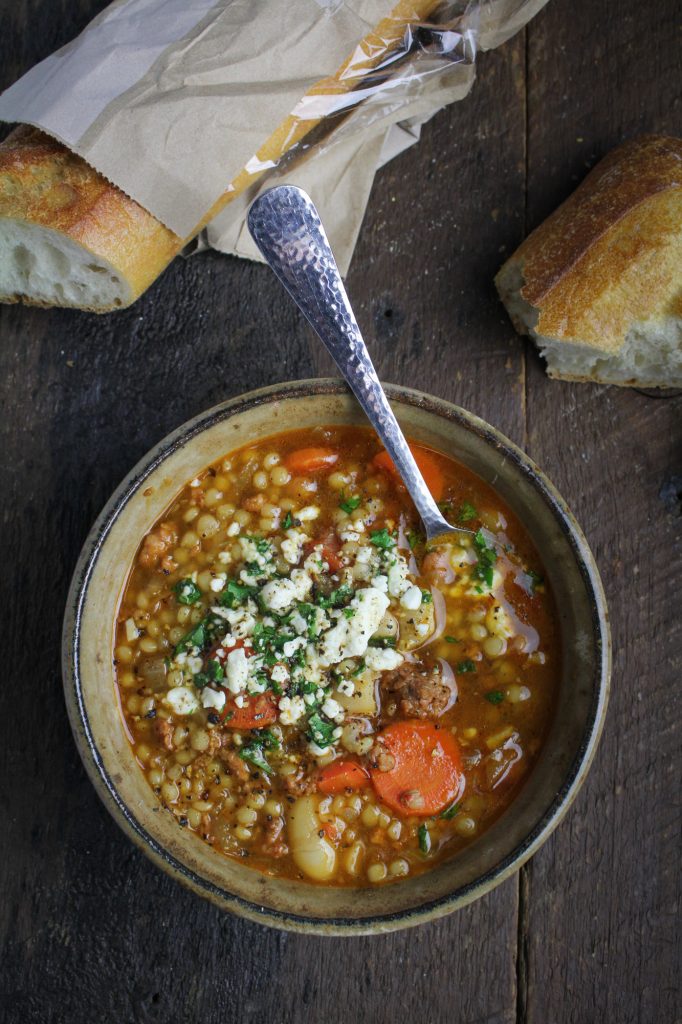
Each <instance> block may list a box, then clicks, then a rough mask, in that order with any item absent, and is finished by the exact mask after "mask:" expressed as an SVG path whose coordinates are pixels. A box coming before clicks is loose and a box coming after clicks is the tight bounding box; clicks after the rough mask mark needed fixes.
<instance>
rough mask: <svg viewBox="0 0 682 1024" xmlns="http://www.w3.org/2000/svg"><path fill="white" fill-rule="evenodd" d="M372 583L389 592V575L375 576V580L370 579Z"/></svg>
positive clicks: (384, 591) (378, 588) (383, 591)
mask: <svg viewBox="0 0 682 1024" xmlns="http://www.w3.org/2000/svg"><path fill="white" fill-rule="evenodd" d="M370 583H371V584H372V586H373V587H376V589H377V590H381V591H382V593H384V594H387V593H388V576H375V577H374V579H373V580H370Z"/></svg>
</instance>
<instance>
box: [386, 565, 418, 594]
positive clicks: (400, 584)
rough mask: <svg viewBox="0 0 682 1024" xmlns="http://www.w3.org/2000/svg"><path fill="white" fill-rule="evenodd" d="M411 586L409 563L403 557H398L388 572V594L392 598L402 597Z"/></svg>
mask: <svg viewBox="0 0 682 1024" xmlns="http://www.w3.org/2000/svg"><path fill="white" fill-rule="evenodd" d="M411 586H412V584H411V583H410V582H409V580H408V579H407V562H406V561H405V559H404V558H403V557H402V555H396V556H395V558H394V560H393V562H392V563H391V566H390V567H389V570H388V592H389V594H390V595H391V597H400V595H401V594H402V593H403V591H405V590H407V588H408V587H411Z"/></svg>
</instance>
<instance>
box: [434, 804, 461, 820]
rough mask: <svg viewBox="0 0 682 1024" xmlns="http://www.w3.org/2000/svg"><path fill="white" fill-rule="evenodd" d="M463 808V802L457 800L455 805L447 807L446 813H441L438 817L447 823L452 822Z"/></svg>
mask: <svg viewBox="0 0 682 1024" xmlns="http://www.w3.org/2000/svg"><path fill="white" fill-rule="evenodd" d="M461 806H462V805H461V802H460V801H459V800H455V802H454V804H450V806H449V807H446V808H445V810H444V811H441V812H440V814H439V815H438V817H439V818H444V819H445V820H446V821H450V820H451V819H452V818H454V817H455V816H456V815H457V814H459V812H460V809H461Z"/></svg>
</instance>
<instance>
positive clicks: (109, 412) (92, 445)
mask: <svg viewBox="0 0 682 1024" xmlns="http://www.w3.org/2000/svg"><path fill="white" fill-rule="evenodd" d="M102 6H104V4H103V3H102V2H100V0H98V2H88V0H81V2H78V3H72V4H65V3H63V2H61V3H50V4H48V3H46V2H45V0H40V2H38V0H32V2H31V3H28V2H23V0H22V2H21V3H15V2H11V0H0V24H2V26H3V32H2V33H1V34H0V55H1V56H2V59H0V78H1V79H2V82H1V83H0V84H9V83H10V82H11V81H12V80H13V79H14V78H15V77H16V76H17V75H18V74H20V73H21V72H22V71H23V70H25V69H26V68H27V67H28V66H30V65H31V64H32V63H33V62H35V61H36V60H38V59H40V58H41V57H43V56H45V55H46V54H47V53H49V52H51V51H52V50H53V49H54V48H55V46H57V45H61V44H62V43H64V42H65V41H67V40H68V39H69V38H70V37H71V36H72V35H73V34H74V33H75V32H76V31H78V29H79V28H80V27H81V26H82V25H83V24H85V23H86V22H87V20H88V19H89V18H90V17H91V16H93V14H94V13H96V12H97V11H98V10H99V9H101V7H102ZM674 13H675V5H674V4H673V2H672V0H666V2H665V3H661V4H659V5H657V9H656V15H655V17H653V16H652V17H648V16H644V15H643V14H642V12H641V10H640V5H639V4H636V3H635V0H627V2H624V3H622V4H618V5H615V3H614V2H613V0H610V2H609V3H605V4H602V5H594V6H593V5H592V4H590V3H589V0H578V2H576V3H569V0H552V3H550V5H549V6H548V8H547V9H546V10H545V11H543V12H542V13H541V14H540V15H539V16H538V18H537V19H536V20H535V22H534V23H533V25H532V27H531V29H530V30H529V33H528V46H526V36H525V35H521V36H518V37H516V38H515V39H513V40H511V41H510V42H509V43H508V44H506V45H505V46H504V47H503V48H502V49H500V50H498V51H495V52H493V53H490V54H485V55H483V56H482V58H481V60H480V66H479V75H478V81H477V84H476V87H475V91H474V93H473V94H472V96H471V97H470V98H469V99H468V100H466V101H464V102H463V103H460V104H457V105H455V106H454V107H453V108H451V109H450V110H447V111H444V112H442V113H441V114H439V115H438V116H437V117H436V118H435V119H434V120H433V121H432V122H431V123H430V124H429V125H427V126H426V127H425V129H424V132H423V137H422V142H421V144H420V145H419V147H416V148H414V149H412V150H410V151H408V152H407V153H405V154H403V156H402V157H400V158H399V159H398V160H396V161H395V162H394V163H392V164H390V165H389V166H388V167H387V168H385V169H384V170H383V171H382V172H381V173H380V174H379V176H378V178H377V182H376V185H375V188H374V190H373V193H372V197H371V201H370V206H369V210H368V216H367V220H366V223H365V225H364V228H363V231H362V234H361V237H360V241H359V245H358V249H357V252H356V256H355V258H354V261H353V265H352V267H351V272H350V275H349V279H348V288H349V292H350V294H351V297H352V298H353V300H354V303H355V305H356V308H357V312H358V318H359V320H360V323H361V325H362V326H363V328H364V329H365V330H366V335H367V340H368V343H369V345H370V348H371V351H372V353H373V355H374V357H375V361H376V363H377V366H378V368H379V371H380V374H381V375H382V376H383V378H384V379H386V380H393V381H398V382H402V383H407V384H410V385H412V386H415V387H420V388H422V389H423V390H426V391H431V392H433V393H434V394H437V395H440V396H442V397H444V398H447V399H450V400H453V401H456V402H459V403H460V404H462V405H464V406H466V407H467V408H469V409H471V410H472V411H473V412H475V413H477V414H479V415H481V416H483V417H484V418H486V419H488V420H489V421H491V422H492V423H494V424H495V425H496V426H498V427H499V428H500V429H502V430H503V431H504V432H505V433H506V434H508V435H509V436H510V437H512V438H513V439H514V440H516V441H518V442H520V443H522V444H524V445H525V446H526V447H528V449H529V450H530V453H531V455H533V456H534V457H535V458H536V459H537V460H538V461H539V462H540V463H541V465H543V468H545V469H546V470H547V471H548V472H549V474H550V476H552V477H553V478H554V479H555V481H556V483H557V485H558V486H559V487H560V489H562V490H563V492H564V494H565V496H566V498H567V499H568V501H569V503H570V504H572V505H573V506H574V507H575V510H576V512H577V514H578V517H579V518H580V520H581V521H582V522H583V524H584V526H585V529H586V532H587V534H588V537H589V539H590V541H591V542H592V543H593V545H594V547H595V553H596V555H597V558H598V560H599V563H600V565H601V566H602V571H603V573H604V577H605V583H606V586H607V590H608V594H609V598H610V601H611V612H612V618H613V627H614V638H615V642H616V673H615V680H614V691H615V692H614V697H613V702H612V706H611V710H610V715H609V721H608V723H607V730H606V735H605V739H604V743H603V745H602V747H601V749H600V752H599V755H598V759H597V763H596V765H595V768H594V771H593V772H592V775H591V776H590V778H589V780H588V782H587V784H586V786H585V789H584V790H583V792H582V793H581V795H580V797H579V799H578V801H577V803H576V805H575V807H574V809H573V810H572V812H571V814H570V816H569V818H568V820H567V822H566V823H565V824H564V825H562V827H561V828H560V829H559V830H558V831H557V833H555V836H554V837H553V838H552V839H551V840H550V842H549V843H548V844H547V846H546V847H545V848H544V849H543V850H542V851H541V852H540V853H539V854H538V855H537V856H536V857H535V858H534V860H533V861H532V862H531V865H530V866H529V867H528V868H526V869H524V872H523V874H522V875H521V876H519V877H518V878H513V879H511V880H509V881H507V882H506V883H505V884H504V885H503V886H501V887H500V888H498V889H497V890H496V891H494V892H493V893H491V894H489V895H488V896H487V897H486V898H485V899H483V900H481V901H479V902H478V903H476V904H474V905H473V906H470V907H467V908H465V909H464V910H463V911H461V912H459V913H458V914H456V915H453V916H452V917H450V918H448V919H446V920H443V921H440V922H437V923H435V924H433V925H429V926H425V927H422V928H419V929H416V930H412V931H409V932H405V933H399V934H393V935H389V936H384V937H377V938H363V939H354V940H345V939H344V940H340V939H333V940H332V939H329V940H322V939H318V938H308V937H304V936H294V935H287V934H283V933H278V932H275V931H272V930H269V929H265V928H262V927H259V926H256V925H252V924H249V923H246V922H243V921H241V920H239V919H237V918H233V917H230V916H228V915H224V914H222V913H220V912H219V911H218V910H217V909H215V908H213V907H212V906H210V905H208V904H207V903H205V902H203V901H201V900H199V899H198V898H196V897H195V896H193V895H192V894H190V893H188V892H186V891H184V890H183V889H181V888H180V887H178V886H177V885H176V884H175V883H174V882H171V881H170V879H168V878H166V876H165V875H163V874H162V873H160V872H159V871H157V870H156V869H155V868H154V867H153V866H152V865H151V863H150V862H148V861H147V860H146V858H145V857H144V856H143V855H142V854H140V853H139V852H138V851H137V850H135V849H134V848H133V847H132V846H131V845H130V844H129V843H128V841H127V840H125V839H124V838H123V835H122V834H121V833H120V832H119V830H118V829H117V827H116V826H115V825H114V823H113V822H112V821H111V820H110V819H109V817H108V816H107V814H106V812H105V811H104V809H103V808H102V806H101V805H100V803H99V801H98V799H97V797H96V796H95V793H94V790H93V789H92V787H91V785H90V784H89V782H88V781H87V779H86V777H85V773H84V771H83V769H82V767H81V764H80V761H79V759H78V756H77V754H76V751H75V747H74V745H73V742H72V740H71V735H70V732H69V728H68V723H67V720H66V715H65V710H64V705H63V700H62V695H61V682H60V678H59V641H60V628H61V617H62V612H63V605H64V600H65V595H66V589H67V587H68V582H69V576H70V573H71V571H72V569H73V566H74V563H75V560H76V557H77V554H78V551H79V548H80V545H81V544H82V542H83V540H84V538H85V536H86V534H87V532H88V529H89V527H90V525H91V523H92V521H93V519H94V518H95V516H96V514H97V513H98V511H99V510H100V508H101V506H102V505H103V503H104V502H105V500H106V499H107V497H108V496H109V494H110V492H111V491H112V490H113V488H114V487H115V486H116V485H117V483H118V482H119V481H120V479H121V478H122V477H123V475H124V474H125V473H126V472H127V470H128V469H129V468H130V466H131V465H132V464H133V463H134V462H135V461H136V460H137V459H138V458H139V457H140V456H141V455H142V454H144V452H145V451H147V449H148V448H149V447H150V446H151V445H152V444H154V443H155V442H156V441H157V440H159V439H160V438H161V437H162V436H163V435H164V434H166V433H167V432H168V431H169V430H171V429H172V428H173V427H175V426H176V425H177V424H179V423H181V422H182V421H184V420H185V419H187V418H188V417H190V416H192V415H193V414H194V413H196V412H198V411H200V410H201V409H204V408H207V407H209V406H210V405H211V404H214V403H215V402H218V401H220V400H222V399H223V398H226V397H229V396H230V395H236V394H238V393H240V392H242V391H245V390H248V389H250V388H253V387H257V386H261V385H265V384H269V383H274V382H277V381H282V380H288V379H293V378H297V377H298V378H300V377H306V376H315V375H319V374H322V373H327V372H329V371H330V370H331V369H332V368H331V366H330V364H329V362H328V358H327V356H326V353H324V351H323V350H322V347H321V346H320V345H319V344H318V343H317V342H316V341H315V340H314V339H313V338H312V336H311V334H310V332H309V330H308V328H307V327H306V326H305V325H304V324H303V323H302V321H301V319H300V317H299V316H298V315H297V313H296V312H295V311H294V309H293V307H292V306H291V304H290V303H289V302H288V301H286V300H285V298H284V296H283V294H282V293H281V291H280V289H279V286H278V285H277V284H276V282H275V281H274V279H272V278H271V275H270V273H269V272H268V271H267V270H266V269H265V268H263V267H260V266H255V265H252V264H248V263H245V262H241V261H238V260H234V259H229V258H226V257H220V256H217V255H215V254H204V255H201V256H198V257H194V258H192V259H190V260H188V261H177V262H176V263H175V264H174V265H173V266H172V267H170V268H169V270H168V271H167V272H166V274H164V276H163V277H162V278H161V280H160V281H158V282H157V284H156V285H155V286H154V287H153V288H152V289H151V290H150V291H149V293H148V294H147V295H145V296H144V297H143V298H142V299H141V300H140V301H139V302H138V303H137V304H136V305H135V306H134V307H133V308H132V309H130V310H126V311H123V312H121V313H119V314H116V315H114V316H110V317H104V318H101V317H94V316H88V315H81V314H77V313H74V312H70V311H61V310H53V311H48V310H29V309H23V308H20V307H0V336H1V338H0V340H1V344H0V388H1V398H2V412H1V414H0V445H1V447H0V451H1V452H2V456H1V457H0V485H1V487H2V495H3V499H4V501H3V530H2V531H1V532H0V566H1V567H2V569H3V572H2V574H1V576H0V578H1V579H2V584H3V594H4V606H5V609H6V612H5V623H4V637H5V643H6V650H7V654H6V657H5V660H4V664H5V678H4V679H3V685H2V686H1V687H0V735H1V739H2V742H0V752H1V753H0V768H1V769H2V773H3V775H2V777H3V781H4V783H5V785H4V787H3V795H4V802H5V819H4V825H5V828H4V832H5V835H4V843H3V853H4V855H3V856H2V857H0V892H2V894H3V898H2V900H0V948H1V949H2V959H1V960H0V1005H1V1006H2V1007H3V1013H2V1014H0V1016H1V1017H2V1019H3V1021H4V1020H7V1021H8V1024H19V1022H21V1024H26V1022H34V1021H35V1022H40V1024H44V1022H49V1024H62V1022H64V1024H67V1022H68V1024H81V1022H82V1024H92V1022H100V1021H101V1022H107V1024H108V1022H116V1024H127V1022H131V1024H155V1022H161V1021H163V1022H167V1021H174V1022H175V1021H181V1022H183V1024H194V1022H199V1021H201V1022H202V1024H214V1022H216V1024H217V1022H220V1024H225V1022H231V1021H239V1022H240V1024H241V1022H242V1021H251V1020H253V1021H261V1020H262V1021H265V1022H268V1024H270V1022H277V1024H279V1022H281V1024H299V1022H303V1021H305V1022H313V1024H316V1022H317V1021H325V1022H330V1024H334V1022H336V1021H339V1022H341V1021H344V1022H346V1021H348V1020H349V1019H352V1020H356V1021H360V1022H364V1021H367V1022H372V1024H375V1022H376V1024H383V1022H386V1024H388V1022H394V1021H396V1020H418V1021H419V1022H420V1024H422V1022H423V1024H431V1022H433V1024H440V1022H446V1021H447V1022H451V1021H453V1022H454V1021H462V1022H466V1024H477V1022H489V1024H497V1022H499V1024H503V1022H504V1024H510V1022H518V1024H523V1022H525V1021H528V1022H535V1021H542V1022H543V1024H545V1022H554V1021H557V1022H568V1021H577V1022H582V1021H587V1022H589V1021H593V1020H602V1021H604V1022H605V1024H611V1022H614V1024H616V1022H617V1024H621V1022H627V1024H629V1022H630V1021H633V1022H634V1021H642V1022H645V1024H649V1022H652V1021H656V1022H659V1021H660V1022H666V1024H667V1022H670V1021H673V1020H674V1019H675V1013H676V1008H677V1006H679V993H678V994H677V995H676V992H675V985H676V969H677V968H679V941H678V940H677V939H676V934H675V929H674V918H673V914H674V913H675V908H676V906H677V904H676V901H677V900H678V899H679V877H678V870H679V807H677V808H676V807H675V806H674V805H673V800H672V794H671V790H673V791H674V789H675V786H676V781H675V780H676V778H677V776H676V775H675V774H674V773H675V764H676V762H677V765H678V768H677V770H678V771H679V735H678V734H677V733H676V717H675V705H674V693H675V687H676V686H677V689H678V691H679V682H678V680H679V675H680V665H679V657H680V648H681V638H680V634H679V629H680V623H679V610H678V609H679V598H677V600H675V597H676V593H677V592H676V591H675V590H674V587H675V585H676V586H677V587H678V589H679V579H680V573H679V547H675V545H676V544H678V545H679V532H680V523H681V522H682V518H681V513H680V499H679V491H680V489H681V486H682V485H681V484H680V481H681V480H682V468H680V465H679V461H676V460H677V458H678V453H679V439H680V428H679V422H680V415H679V413H680V405H679V400H676V399H667V400H657V399H653V398H647V397H645V396H643V395H640V394H638V393H636V392H632V391H619V390H617V389H607V388H592V387H590V386H577V385H576V386H570V385H561V384H556V383H550V382H549V381H548V380H547V379H546V378H545V376H544V373H543V371H542V368H541V367H540V364H539V361H538V360H537V357H536V356H535V355H534V354H529V353H528V352H527V349H526V345H525V343H524V342H523V341H521V340H520V339H519V338H518V337H517V336H516V335H515V334H514V332H513V330H512V328H511V325H510V324H509V322H508V320H507V318H506V315H505V313H504V310H503V309H502V308H501V307H500V305H499V304H498V303H497V301H496V298H495V294H494V289H493V285H492V277H493V274H494V272H495V271H496V269H497V267H498V266H499V264H500V263H501V262H502V261H503V259H504V258H505V256H506V255H508V254H509V253H510V252H511V251H512V249H513V248H514V247H515V245H516V244H517V243H518V241H520V239H521V238H522V236H523V234H524V231H525V230H527V229H529V228H530V227H532V226H533V225H534V224H535V223H537V222H538V221H539V220H540V219H541V218H542V217H544V216H545V215H546V214H547V213H548V212H549V211H550V210H551V209H552V207H553V206H554V205H555V204H556V203H557V202H558V201H560V200H561V199H562V198H563V197H564V196H565V195H566V194H567V193H568V192H569V191H570V190H571V189H572V188H573V187H574V185H575V183H576V182H577V180H579V178H580V177H581V176H582V175H583V174H584V172H585V170H586V167H587V165H588V164H590V163H592V162H593V161H594V160H595V159H596V158H597V157H598V156H599V155H600V154H601V153H602V152H604V151H605V150H606V149H607V148H608V147H609V146H611V145H612V144H614V143H615V142H617V141H619V140H620V138H621V136H622V135H627V134H630V133H634V132H636V131H640V130H647V129H651V128H655V129H665V130H674V129H675V128H676V127H677V130H678V131H679V105H678V104H679V99H675V90H674V88H673V86H674V83H675V81H676V78H675V76H676V74H677V82H678V84H679V71H677V72H676V65H675V60H676V51H675V46H674V42H673V40H674V34H673V31H672V29H673V28H674V25H673V21H674V18H673V15H674ZM652 52H655V53H656V64H655V66H654V65H653V64H652V61H651V60H650V57H649V55H650V54H651V53H652ZM657 69H660V74H661V78H658V77H657ZM663 76H665V77H663ZM596 81H598V82H599V86H600V87H599V88H596V87H595V82H596ZM663 81H665V83H666V84H665V85H663V84H662V82H663ZM671 83H672V84H671ZM678 93H679V90H678ZM578 139H580V140H582V141H575V140H578ZM526 363H528V369H526ZM36 637H37V638H39V643H38V646H37V648H36V646H35V643H34V639H35V638H36ZM677 717H678V718H679V713H678V716H677ZM677 788H678V789H679V785H678V784H677ZM677 973H679V972H678V971H677Z"/></svg>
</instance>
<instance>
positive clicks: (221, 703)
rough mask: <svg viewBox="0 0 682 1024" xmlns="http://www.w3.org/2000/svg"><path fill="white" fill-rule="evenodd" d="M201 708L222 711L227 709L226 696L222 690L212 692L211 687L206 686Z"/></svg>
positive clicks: (202, 694)
mask: <svg viewBox="0 0 682 1024" xmlns="http://www.w3.org/2000/svg"><path fill="white" fill-rule="evenodd" d="M201 706H202V708H215V710H216V711H222V710H223V708H224V707H225V694H224V693H223V691H222V690H212V689H211V688H210V686H205V687H204V689H203V690H202V693H201Z"/></svg>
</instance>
